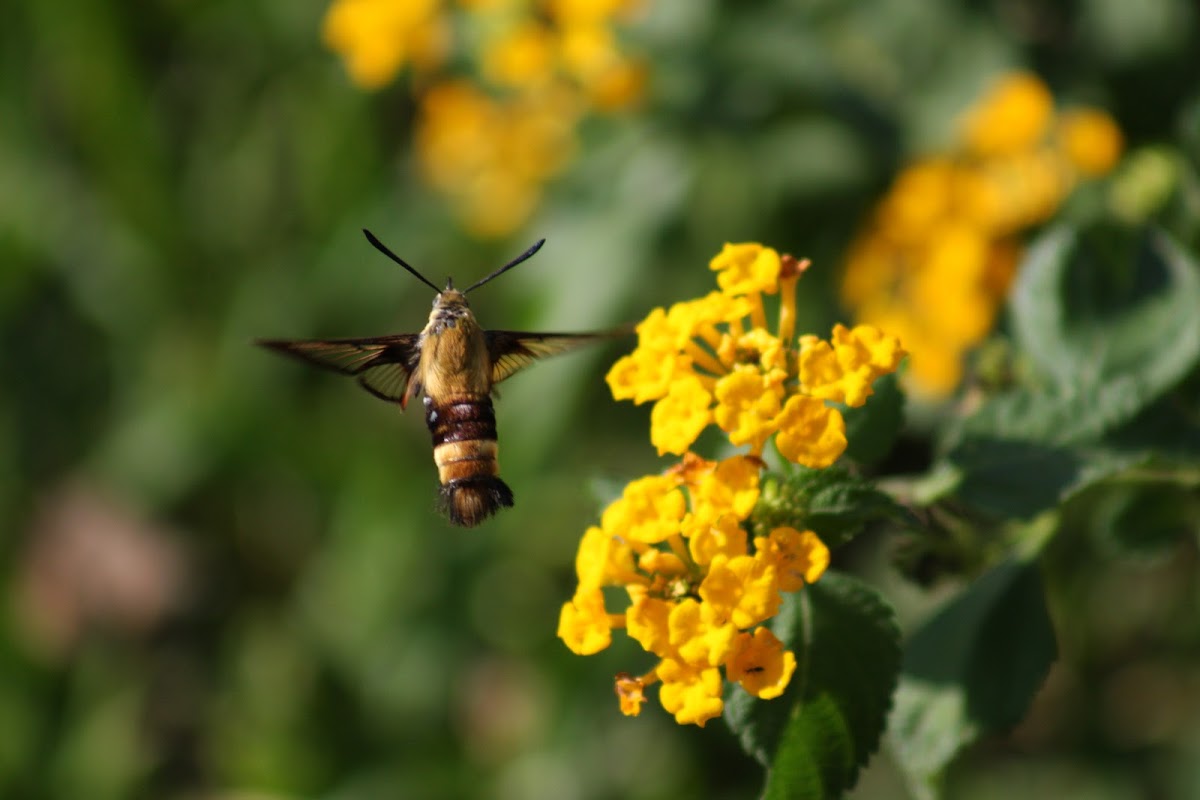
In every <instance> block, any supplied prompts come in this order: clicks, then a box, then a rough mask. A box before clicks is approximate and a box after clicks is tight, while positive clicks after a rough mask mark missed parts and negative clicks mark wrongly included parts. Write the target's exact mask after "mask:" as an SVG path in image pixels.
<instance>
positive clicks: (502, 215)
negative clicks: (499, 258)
mask: <svg viewBox="0 0 1200 800" xmlns="http://www.w3.org/2000/svg"><path fill="white" fill-rule="evenodd" d="M638 5H639V3H638V2H637V0H534V1H531V0H458V2H450V1H449V0H334V2H333V4H332V5H331V6H330V8H329V11H328V13H327V14H326V17H325V24H324V37H325V41H326V44H327V45H328V46H329V47H330V48H331V49H333V50H334V51H336V52H337V53H339V54H340V55H341V56H342V58H343V60H344V61H345V64H346V69H347V71H348V72H349V74H350V77H351V79H352V80H353V81H354V82H355V83H357V84H358V85H359V86H361V87H363V88H366V89H375V88H379V87H382V86H384V85H386V84H387V83H389V82H390V81H392V80H393V79H394V78H395V77H396V75H397V74H398V73H399V72H400V70H401V69H403V68H405V67H410V68H411V69H412V70H413V72H414V73H415V74H416V76H417V80H415V81H414V82H413V85H414V92H415V93H416V94H417V96H418V100H419V111H418V119H417V133H416V142H415V150H416V155H417V160H418V163H419V165H420V167H421V171H422V174H423V175H424V176H425V178H426V179H427V180H428V181H429V182H430V184H431V185H433V186H434V187H435V188H437V189H438V190H439V191H441V192H443V193H444V194H445V195H447V197H448V198H449V199H450V201H451V203H452V205H453V206H454V208H455V209H456V211H457V212H458V214H459V215H460V217H461V218H462V220H463V222H464V224H465V225H466V226H467V227H468V229H470V230H471V231H473V232H474V233H477V234H479V235H484V236H498V235H503V234H506V233H509V232H510V231H512V230H513V229H515V228H516V227H517V226H519V225H520V224H521V223H522V222H524V221H525V219H526V218H527V217H528V216H529V214H530V213H531V212H532V211H533V209H534V208H535V207H536V206H537V203H538V201H539V199H540V196H541V192H542V187H543V186H544V184H545V183H546V182H547V181H549V180H550V179H551V178H553V177H554V176H555V175H557V174H558V173H560V172H561V171H562V170H563V169H564V168H565V167H566V165H567V164H568V163H569V162H570V160H571V157H572V155H573V152H574V148H575V137H576V129H577V127H578V126H579V124H580V123H581V121H582V120H583V118H584V117H585V116H586V115H587V114H588V113H590V112H593V111H597V112H614V111H618V110H622V109H625V108H628V107H629V106H631V105H633V104H634V103H636V102H637V100H638V99H639V98H640V97H641V93H642V89H643V85H644V82H645V69H644V67H643V66H642V64H641V63H640V62H639V61H637V60H636V59H634V58H632V57H631V56H630V55H628V54H627V53H626V52H625V50H624V48H623V46H622V44H621V43H620V41H619V39H618V35H617V27H618V25H619V24H620V23H621V22H622V21H625V20H628V19H629V18H630V17H632V16H633V14H634V12H635V11H636V10H637V6H638ZM452 63H453V64H454V65H455V69H457V70H458V71H457V72H455V71H454V70H452V69H451V66H450V65H451V64H452ZM464 65H465V66H466V70H465V73H464V71H463V69H462V67H463V66H464Z"/></svg>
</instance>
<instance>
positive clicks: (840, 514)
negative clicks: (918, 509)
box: [751, 466, 920, 548]
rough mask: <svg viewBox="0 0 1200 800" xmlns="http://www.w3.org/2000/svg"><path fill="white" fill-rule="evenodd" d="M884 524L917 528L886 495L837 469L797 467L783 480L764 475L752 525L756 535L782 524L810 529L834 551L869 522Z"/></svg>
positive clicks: (902, 507)
mask: <svg viewBox="0 0 1200 800" xmlns="http://www.w3.org/2000/svg"><path fill="white" fill-rule="evenodd" d="M883 519H893V520H898V521H901V522H902V523H904V524H908V525H912V526H918V525H919V524H920V523H919V521H918V520H917V519H916V518H915V517H914V516H913V515H912V513H911V512H910V511H909V510H908V509H907V508H905V507H904V506H902V505H900V504H899V503H897V502H896V501H895V500H893V499H892V497H891V496H890V495H888V494H885V493H884V492H881V491H880V490H879V489H876V488H875V486H874V485H873V484H872V483H871V482H870V481H867V480H865V479H863V478H860V477H858V476H855V475H851V474H850V473H849V472H847V471H846V470H845V469H844V468H842V467H836V466H835V467H829V468H827V469H807V468H804V467H800V468H797V469H796V470H794V471H793V472H791V473H790V474H788V475H787V476H780V475H770V476H768V478H767V479H766V480H765V481H764V482H763V488H762V495H761V497H760V499H759V503H758V506H757V507H756V508H755V509H754V516H753V517H752V518H751V525H752V529H753V531H754V535H756V536H766V535H767V534H769V533H770V532H771V529H772V528H777V527H779V526H782V525H788V526H791V527H794V528H798V529H801V530H804V529H808V530H812V531H813V532H815V533H816V534H817V535H818V536H820V537H821V540H822V541H823V542H825V544H826V545H828V546H829V547H831V548H833V547H837V546H839V545H842V544H845V543H846V542H848V541H850V540H851V539H853V538H854V537H855V536H857V535H858V534H859V533H860V532H861V531H862V529H863V527H864V526H865V525H866V524H867V523H868V522H873V521H876V520H883Z"/></svg>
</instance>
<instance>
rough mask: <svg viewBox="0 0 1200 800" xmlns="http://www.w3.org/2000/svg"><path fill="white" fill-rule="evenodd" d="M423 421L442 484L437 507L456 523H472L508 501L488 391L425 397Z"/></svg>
mask: <svg viewBox="0 0 1200 800" xmlns="http://www.w3.org/2000/svg"><path fill="white" fill-rule="evenodd" d="M425 424H426V425H428V426H429V433H430V435H431V436H432V438H433V460H434V463H436V464H437V468H438V481H439V482H441V484H442V487H441V491H440V502H439V506H440V508H441V510H442V512H443V513H445V514H446V516H448V517H449V518H450V521H451V522H453V523H454V524H455V525H462V526H464V527H468V528H470V527H474V526H475V525H478V524H479V523H481V522H483V521H484V520H485V519H487V518H488V517H490V516H491V515H492V514H494V513H496V512H497V511H499V510H500V509H501V508H508V507H511V506H512V504H513V496H512V490H511V489H509V488H508V485H507V484H506V483H505V482H504V481H502V480H500V478H499V477H498V475H497V473H498V472H499V466H498V465H497V463H496V413H495V411H494V410H493V409H492V398H490V397H488V396H487V395H481V396H473V397H456V398H452V399H450V400H449V401H448V402H441V403H439V402H436V401H435V400H434V399H433V398H431V397H428V396H426V398H425Z"/></svg>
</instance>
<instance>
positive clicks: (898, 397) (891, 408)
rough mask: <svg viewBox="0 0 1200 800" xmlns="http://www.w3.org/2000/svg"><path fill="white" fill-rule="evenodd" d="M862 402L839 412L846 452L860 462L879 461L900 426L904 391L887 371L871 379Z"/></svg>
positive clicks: (890, 444)
mask: <svg viewBox="0 0 1200 800" xmlns="http://www.w3.org/2000/svg"><path fill="white" fill-rule="evenodd" d="M872 388H873V389H874V392H875V393H874V394H872V395H871V397H870V398H869V399H868V400H867V402H866V404H865V405H862V406H859V407H858V408H847V409H845V410H844V411H842V418H843V419H845V421H846V440H847V442H848V444H847V445H846V455H847V456H849V457H850V458H852V459H853V460H855V461H857V462H859V463H860V464H873V463H875V462H876V461H880V460H881V459H883V457H884V456H886V455H887V454H888V452H889V451H891V449H892V445H893V444H895V443H896V437H897V436H899V435H900V428H901V427H902V426H903V425H904V393H903V392H901V391H900V386H899V384H898V382H897V379H896V374H895V373H894V372H893V373H889V374H887V375H884V376H883V377H882V378H880V379H879V380H877V381H875V384H874V386H873V387H872Z"/></svg>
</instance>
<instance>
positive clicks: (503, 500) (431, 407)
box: [257, 230, 622, 528]
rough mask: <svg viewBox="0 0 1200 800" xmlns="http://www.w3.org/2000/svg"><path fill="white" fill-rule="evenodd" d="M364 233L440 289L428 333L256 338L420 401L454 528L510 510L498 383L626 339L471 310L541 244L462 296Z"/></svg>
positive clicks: (384, 394)
mask: <svg viewBox="0 0 1200 800" xmlns="http://www.w3.org/2000/svg"><path fill="white" fill-rule="evenodd" d="M363 233H364V234H366V236H367V240H368V241H369V242H370V243H371V244H372V245H373V246H374V247H375V249H377V250H379V251H380V252H381V253H383V254H384V255H385V256H387V257H388V258H390V259H391V260H392V261H395V262H396V263H397V264H399V265H400V266H401V267H403V268H404V269H406V270H408V271H409V272H410V273H412V274H413V275H414V276H416V277H417V279H418V280H420V281H421V282H422V283H424V284H425V285H426V286H429V287H430V288H431V289H433V290H434V291H435V292H437V296H435V297H434V298H433V311H432V312H431V313H430V314H429V322H428V323H426V325H425V328H424V329H423V330H422V331H421V332H420V333H397V334H393V335H391V336H375V337H371V338H367V339H315V340H308V341H293V340H287V339H260V340H258V342H257V343H258V344H260V345H262V346H263V347H267V348H270V349H271V350H275V351H277V352H280V353H283V354H285V355H289V356H294V357H296V358H299V359H301V360H303V361H307V362H308V363H310V364H314V365H316V366H318V367H322V368H324V369H329V370H333V371H334V372H340V373H341V374H343V375H353V376H355V377H356V378H357V379H358V383H359V385H361V386H362V387H363V388H364V389H366V390H367V391H368V392H370V393H371V394H373V395H375V396H376V397H379V398H382V399H383V400H388V401H390V402H393V403H399V404H400V408H401V409H404V408H407V406H408V402H409V401H410V400H411V399H412V398H413V397H415V396H417V395H418V394H421V395H423V396H424V401H425V423H426V425H428V426H429V432H430V434H431V435H432V437H433V460H434V462H435V463H436V464H437V468H438V480H439V481H440V483H441V488H440V491H439V503H438V505H439V508H440V510H441V511H442V512H443V513H444V514H445V515H446V516H447V517H449V518H450V521H451V522H453V523H454V524H456V525H462V526H464V527H468V528H470V527H474V526H475V525H478V524H479V523H481V522H483V521H484V520H485V519H487V518H488V517H489V516H491V515H492V514H494V513H495V512H496V511H498V510H500V509H501V508H508V507H511V506H512V504H513V494H512V490H511V489H510V488H509V487H508V484H506V483H505V482H504V481H503V480H501V479H500V476H499V474H498V473H499V468H498V466H497V462H496V452H497V450H496V414H495V411H494V409H493V408H492V390H493V388H494V387H495V386H496V384H498V383H500V382H501V381H503V380H504V379H505V378H508V377H509V376H511V375H513V374H514V373H516V372H518V371H519V370H521V369H523V368H524V367H526V366H528V365H530V364H532V363H533V362H534V361H535V360H537V359H538V358H541V357H543V356H549V355H554V354H556V353H561V352H564V351H566V350H570V349H572V348H574V347H577V346H579V345H582V344H586V343H588V342H594V341H597V340H600V339H604V338H608V337H611V336H615V335H619V334H620V333H622V332H621V331H612V332H604V333H522V332H519V331H489V330H484V329H483V328H481V327H480V326H479V323H478V322H476V321H475V315H474V314H473V313H472V312H471V307H470V306H469V305H468V304H467V297H466V296H467V293H468V292H471V291H472V290H474V289H478V288H479V287H480V286H482V285H484V284H485V283H487V282H488V281H490V280H492V279H493V278H496V277H498V276H499V275H502V274H503V273H505V272H507V271H508V270H510V269H512V268H513V267H515V266H517V265H518V264H520V263H521V262H523V261H525V260H527V259H528V258H529V257H530V256H532V255H533V254H534V253H536V252H537V251H538V250H539V249H540V248H541V246H542V245H543V244H544V243H545V241H546V240H545V239H542V240H539V241H538V242H537V243H536V244H534V245H533V246H532V247H530V248H529V249H528V250H526V251H525V252H524V253H522V254H521V255H519V256H517V257H516V258H514V259H513V260H512V261H510V262H508V263H507V264H505V265H504V266H502V267H500V268H499V269H498V270H496V271H495V272H493V273H491V274H490V275H488V276H487V277H485V278H483V279H482V280H479V281H476V282H475V283H473V284H471V285H470V286H468V287H467V288H466V289H463V290H462V291H459V290H457V289H455V288H454V282H453V281H452V280H447V281H446V288H445V289H442V290H440V291H439V290H438V288H437V286H436V285H434V284H433V283H430V281H429V280H428V279H427V278H425V276H424V275H422V274H421V273H419V272H417V270H415V269H414V268H413V267H411V266H409V265H408V264H407V263H405V262H404V260H403V259H401V258H400V257H399V256H397V255H396V254H395V253H393V252H392V251H391V250H389V249H388V248H387V247H386V246H384V244H383V243H382V242H380V241H379V240H378V239H377V238H375V236H374V235H373V234H372V233H371V232H370V231H368V230H363Z"/></svg>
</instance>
